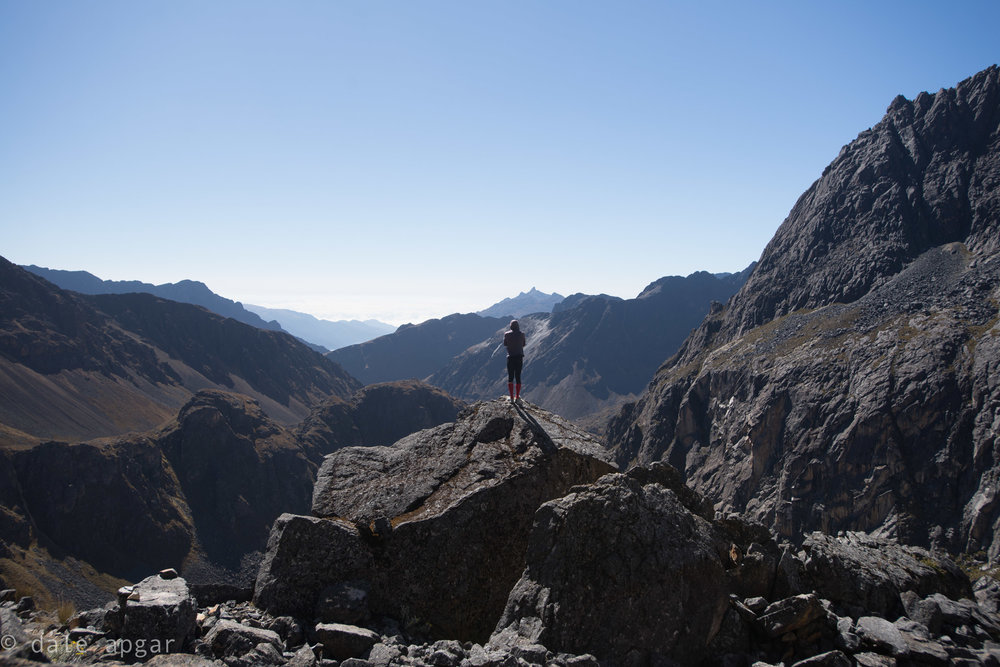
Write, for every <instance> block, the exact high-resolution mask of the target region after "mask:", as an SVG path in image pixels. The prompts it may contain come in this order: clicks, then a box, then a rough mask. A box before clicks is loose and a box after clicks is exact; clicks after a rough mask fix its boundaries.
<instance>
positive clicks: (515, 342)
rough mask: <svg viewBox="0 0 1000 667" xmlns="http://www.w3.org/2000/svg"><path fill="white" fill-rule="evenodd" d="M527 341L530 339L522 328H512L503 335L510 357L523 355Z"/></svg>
mask: <svg viewBox="0 0 1000 667" xmlns="http://www.w3.org/2000/svg"><path fill="white" fill-rule="evenodd" d="M527 342H528V339H527V338H526V337H525V335H524V332H523V331H521V330H520V329H510V330H509V331H507V332H506V333H504V335H503V345H504V347H506V348H507V356H508V357H523V356H524V345H525V344H526V343H527Z"/></svg>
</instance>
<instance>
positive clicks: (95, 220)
mask: <svg viewBox="0 0 1000 667" xmlns="http://www.w3.org/2000/svg"><path fill="white" fill-rule="evenodd" d="M998 25H1000V2H996V1H995V0H993V1H990V2H985V1H978V2H955V3H940V2H922V1H918V2H900V1H896V0H892V1H888V2H857V1H853V0H851V1H847V2H839V3H813V2H764V3H746V2H713V1H707V2H646V1H636V2H630V1H626V2H594V1H591V0H573V1H569V0H554V1H549V2H544V1H532V2H528V1H526V0H525V1H516V0H515V1H509V2H498V1H483V2H458V1H457V0H437V1H427V2H422V1H413V2H357V1H354V2H348V1H340V0H331V1H320V0H291V1H288V2H276V1H262V0H241V1H236V0H214V1H211V2H195V1H193V0H176V1H169V2H168V1H165V0H147V1H144V2H132V1H125V0H116V1H110V0H91V1H88V2H71V1H65V2H37V1H32V0H0V255H2V256H3V257H6V258H7V259H8V260H10V261H12V262H14V263H16V264H36V265H39V266H43V267H48V268H53V269H64V270H83V271H89V272H90V273H93V274H95V275H97V276H99V277H100V278H103V279H106V280H139V281H143V282H149V283H154V284H162V283H167V282H178V281H180V280H184V279H191V280H199V281H202V282H204V283H206V284H207V285H208V287H209V288H210V289H212V290H213V291H214V292H216V293H218V294H220V295H222V296H225V297H227V298H230V299H234V300H237V301H241V302H244V303H248V304H255V305H259V306H264V307H268V308H286V309H292V310H297V311H301V312H305V313H309V314H312V315H315V316H317V317H320V318H323V319H330V320H341V319H358V320H367V319H377V320H381V321H383V322H387V323H390V324H394V325H399V324H403V323H406V322H421V321H424V320H427V319H430V318H435V317H443V316H445V315H448V314H451V313H456V312H463V313H465V312H474V311H477V310H481V309H484V308H487V307H488V306H490V305H492V304H494V303H496V302H498V301H500V300H502V299H504V298H506V297H512V296H516V295H517V294H518V293H519V292H522V291H527V290H529V289H531V288H532V287H536V288H538V289H539V290H541V291H544V292H559V293H561V294H564V295H569V294H572V293H576V292H585V293H602V292H603V293H608V294H613V295H616V296H620V297H623V298H632V297H635V296H636V295H637V294H639V293H640V292H641V291H642V289H643V288H644V287H645V286H646V285H648V284H649V283H651V282H653V281H655V280H657V279H659V278H661V277H663V276H667V275H688V274H690V273H692V272H694V271H699V270H705V271H710V272H715V273H718V272H736V271H740V270H742V269H744V268H745V267H746V266H747V265H749V264H750V263H751V262H752V261H755V260H756V259H758V258H759V256H760V253H761V251H762V250H763V249H764V246H765V245H766V244H767V242H768V241H769V240H770V239H771V237H772V236H773V234H774V232H775V230H777V228H778V226H779V225H780V224H781V222H782V221H783V220H784V219H785V217H786V216H787V214H788V212H789V211H790V210H791V208H792V207H793V205H794V204H795V202H796V200H797V199H798V197H799V196H800V195H801V194H802V193H803V192H804V191H805V190H806V189H807V188H808V187H809V186H810V185H811V184H812V183H813V182H814V181H815V180H816V179H817V178H819V176H820V175H821V173H822V171H823V168H824V167H825V166H826V165H827V164H829V163H830V162H831V161H832V160H833V159H834V158H835V157H836V156H837V154H838V152H839V151H840V149H841V147H842V146H844V145H845V144H848V143H850V142H851V141H852V140H854V139H855V138H856V137H857V135H858V134H859V133H861V132H863V131H864V130H866V129H868V128H870V127H871V126H873V125H874V124H876V123H877V122H878V121H879V120H880V119H881V118H882V116H883V115H884V114H885V110H886V108H887V106H888V105H889V103H890V102H891V101H892V99H893V98H894V97H895V96H896V95H898V94H902V95H904V96H906V97H907V98H910V99H913V98H914V97H915V96H916V95H917V94H919V93H920V92H922V91H927V92H931V93H933V92H936V91H937V90H939V89H940V88H948V87H953V86H955V85H956V84H958V83H959V82H960V81H962V80H963V79H966V78H968V77H970V76H972V75H974V74H976V73H977V72H979V71H981V70H983V69H985V68H987V67H989V66H991V65H993V64H996V63H997V62H998V61H1000V39H998V37H997V34H996V33H997V26H998Z"/></svg>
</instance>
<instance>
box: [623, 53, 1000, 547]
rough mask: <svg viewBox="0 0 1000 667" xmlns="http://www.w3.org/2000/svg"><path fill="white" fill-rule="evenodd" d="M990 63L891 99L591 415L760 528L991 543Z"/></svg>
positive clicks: (997, 107)
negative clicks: (688, 323)
mask: <svg viewBox="0 0 1000 667" xmlns="http://www.w3.org/2000/svg"><path fill="white" fill-rule="evenodd" d="M998 186H1000V69H998V68H996V67H992V68H990V69H988V70H986V71H984V72H981V73H980V74H978V75H976V76H975V77H973V78H971V79H969V80H967V81H964V82H962V83H961V84H959V86H958V87H957V88H956V89H953V90H946V91H941V92H939V93H937V94H936V95H933V96H932V95H926V94H923V95H920V96H918V98H917V99H916V100H914V101H913V102H909V101H906V100H903V99H901V98H900V99H897V100H896V101H895V102H893V104H892V106H891V107H890V109H889V113H888V115H887V116H886V117H885V119H883V121H882V122H881V123H879V124H878V125H877V126H875V127H874V128H872V129H871V130H869V131H867V132H865V133H862V135H861V136H859V137H858V139H857V140H856V141H855V142H853V143H852V144H850V145H849V146H847V147H845V149H844V150H843V151H842V152H841V155H840V156H839V157H838V158H837V159H836V160H835V161H834V162H833V163H832V164H831V165H830V167H828V169H827V170H826V172H825V173H824V174H823V176H822V177H821V178H820V179H819V180H818V181H817V182H816V183H815V184H814V185H813V187H812V188H810V190H809V191H808V192H807V193H806V194H804V195H803V197H802V198H801V199H800V200H799V202H798V204H796V206H795V208H794V209H793V211H792V213H791V214H790V216H789V218H788V219H787V220H786V221H785V223H784V224H783V225H782V227H781V229H780V230H779V231H778V233H777V234H776V235H775V238H774V240H773V241H772V242H771V244H770V245H769V246H768V248H767V249H766V250H765V251H764V254H763V256H762V257H761V261H760V263H759V265H758V267H757V269H756V270H755V272H754V274H753V275H752V276H751V277H750V279H749V280H748V282H747V283H746V285H745V286H744V287H743V289H742V290H741V291H740V292H739V293H737V294H736V295H735V296H734V297H733V299H732V300H731V301H730V303H729V305H728V306H727V307H726V308H725V309H722V308H720V309H717V310H716V311H715V312H714V313H713V314H711V315H710V316H709V318H708V319H707V320H706V321H705V322H704V323H703V325H702V327H701V328H700V329H699V330H698V331H697V332H695V334H693V335H692V337H691V338H689V339H688V341H687V342H686V343H685V347H684V349H683V350H682V353H681V354H680V355H678V357H676V358H675V359H674V360H672V362H671V363H670V364H668V365H665V366H664V367H663V368H662V369H661V370H660V372H659V373H658V374H657V376H656V378H655V379H654V381H653V383H652V384H651V385H650V388H649V391H648V393H647V395H646V396H645V397H644V398H643V399H641V400H640V401H639V402H638V403H636V404H634V405H633V406H631V407H630V408H626V409H625V410H623V412H622V413H621V414H620V415H619V416H618V417H617V418H616V419H615V420H614V422H613V423H612V425H611V427H610V431H609V433H610V436H609V439H610V443H611V445H612V448H613V449H614V450H615V451H616V453H617V456H618V461H619V464H620V465H626V464H628V463H631V462H633V461H638V462H647V461H655V460H665V461H668V462H669V463H671V464H672V465H673V466H675V467H676V468H678V469H679V470H681V471H682V472H683V473H684V477H685V480H686V481H687V482H688V483H689V484H691V486H693V487H694V488H695V490H698V491H700V492H702V493H704V494H706V495H711V497H712V498H713V500H715V501H716V509H719V510H724V511H736V512H746V513H748V514H750V515H751V516H753V517H754V518H756V519H758V520H759V521H761V522H763V523H764V524H766V525H767V526H769V527H771V528H772V529H774V530H775V531H776V532H777V533H778V534H779V535H780V536H783V537H786V538H788V539H791V540H795V541H798V539H799V538H800V536H801V535H802V534H803V533H808V532H810V531H812V530H822V531H823V532H826V533H831V534H832V533H836V532H838V531H840V530H860V531H866V532H872V533H876V534H880V535H884V536H889V537H895V538H898V539H899V540H900V541H901V542H903V543H909V544H920V545H927V546H935V547H940V548H944V549H947V550H949V551H951V552H953V553H954V552H964V551H969V552H975V551H978V550H980V549H986V550H989V553H990V556H991V557H994V558H995V557H996V556H997V555H998V554H1000V541H998V540H997V537H996V536H997V530H996V528H997V525H998V520H1000V493H998V489H1000V462H998V460H997V457H996V455H995V454H994V445H995V444H996V435H995V434H996V432H997V428H998V425H997V421H996V415H997V411H998V409H1000V383H997V381H996V377H997V369H998V368H1000V336H998V335H997V334H998V333H1000V325H998V318H997V311H998V304H1000V254H998V245H1000V242H998V241H997V239H998V238H1000V226H998V225H1000V223H998V221H1000V195H998V194H997V193H998V192H1000V187H998Z"/></svg>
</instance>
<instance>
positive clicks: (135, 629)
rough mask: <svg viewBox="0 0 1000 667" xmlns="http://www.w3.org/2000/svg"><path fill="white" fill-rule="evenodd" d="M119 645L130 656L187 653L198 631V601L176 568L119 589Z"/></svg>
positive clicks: (116, 620) (140, 656)
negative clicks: (187, 647) (188, 645)
mask: <svg viewBox="0 0 1000 667" xmlns="http://www.w3.org/2000/svg"><path fill="white" fill-rule="evenodd" d="M118 597H119V604H118V609H117V614H115V616H116V618H114V619H113V620H112V623H113V624H114V625H118V626H119V629H118V633H117V634H118V637H119V644H118V647H119V648H120V649H121V653H122V654H124V656H126V657H135V658H143V657H146V656H148V655H156V654H159V653H180V652H183V651H184V649H185V647H186V644H187V642H188V640H190V639H193V638H194V636H195V634H196V632H197V608H198V603H197V601H196V600H195V599H194V596H192V595H191V593H190V592H189V591H188V586H187V582H186V581H185V580H184V579H182V578H180V577H177V576H176V573H173V572H172V571H165V572H164V573H161V574H157V575H153V576H151V577H146V578H145V579H143V580H142V581H140V582H139V583H138V584H135V585H134V586H125V587H123V588H121V589H120V590H119V591H118Z"/></svg>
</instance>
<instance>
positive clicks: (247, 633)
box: [205, 619, 283, 658]
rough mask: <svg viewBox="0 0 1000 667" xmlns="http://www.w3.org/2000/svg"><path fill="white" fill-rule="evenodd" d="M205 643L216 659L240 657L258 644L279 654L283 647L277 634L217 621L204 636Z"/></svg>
mask: <svg viewBox="0 0 1000 667" xmlns="http://www.w3.org/2000/svg"><path fill="white" fill-rule="evenodd" d="M205 643H207V644H208V645H209V647H210V648H211V649H212V653H213V654H215V656H216V657H218V658H226V657H228V658H234V657H242V656H244V655H246V654H247V653H249V652H250V651H252V650H253V649H254V648H256V647H257V645H258V644H270V645H271V646H273V647H274V648H275V649H277V650H278V652H279V653H280V652H281V650H282V648H283V646H282V642H281V638H280V637H278V633H277V632H272V631H271V630H265V629H263V628H253V627H250V626H248V625H243V624H242V623H237V622H236V621H230V620H226V619H221V620H219V621H218V622H217V623H216V624H215V625H213V626H212V629H211V630H209V631H208V634H206V635H205Z"/></svg>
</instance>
